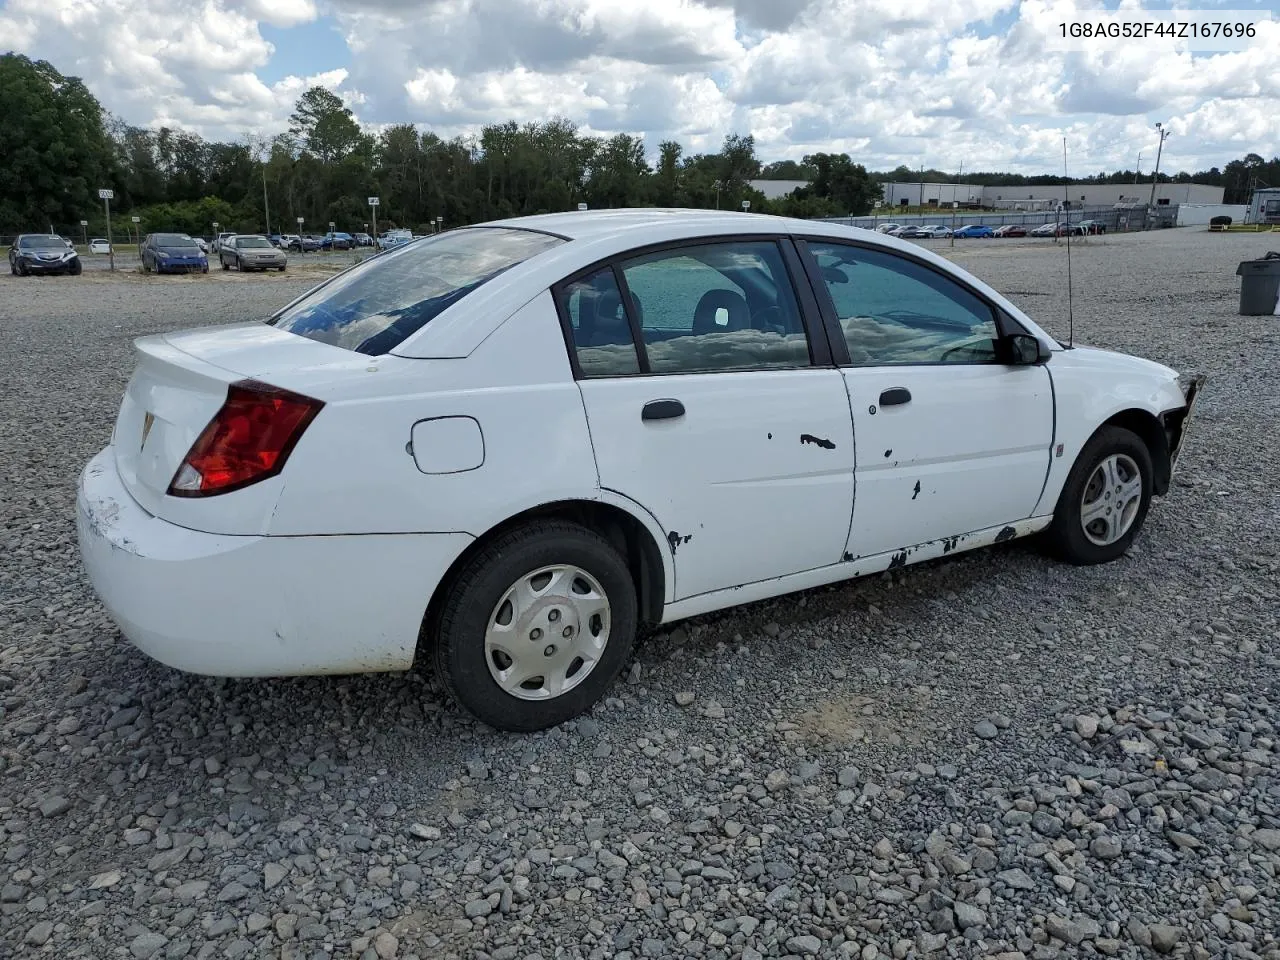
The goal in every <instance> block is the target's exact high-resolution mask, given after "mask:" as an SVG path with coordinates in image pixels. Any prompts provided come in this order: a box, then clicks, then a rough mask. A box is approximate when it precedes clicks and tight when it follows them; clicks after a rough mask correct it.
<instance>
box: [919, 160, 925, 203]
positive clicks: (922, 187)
mask: <svg viewBox="0 0 1280 960" xmlns="http://www.w3.org/2000/svg"><path fill="white" fill-rule="evenodd" d="M923 211H924V161H923V160H921V161H920V210H919V211H918V212H923Z"/></svg>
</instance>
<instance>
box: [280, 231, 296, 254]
mask: <svg viewBox="0 0 1280 960" xmlns="http://www.w3.org/2000/svg"><path fill="white" fill-rule="evenodd" d="M299 239H300V238H299V237H298V235H297V234H296V233H282V234H280V249H281V250H296V249H297V243H298V240H299Z"/></svg>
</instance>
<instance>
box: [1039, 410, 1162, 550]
mask: <svg viewBox="0 0 1280 960" xmlns="http://www.w3.org/2000/svg"><path fill="white" fill-rule="evenodd" d="M1116 454H1120V455H1123V456H1125V457H1127V458H1128V459H1129V460H1131V461H1132V462H1133V463H1134V464H1136V465H1137V468H1138V472H1139V473H1140V474H1141V475H1142V495H1141V498H1140V499H1139V501H1138V509H1137V513H1136V514H1135V515H1134V517H1133V522H1132V523H1131V524H1130V525H1129V529H1128V530H1126V531H1125V533H1124V534H1123V535H1122V536H1121V537H1120V538H1119V539H1118V540H1116V541H1115V542H1113V543H1109V544H1106V545H1101V544H1097V543H1094V542H1093V541H1092V540H1090V539H1089V537H1088V536H1086V535H1085V530H1084V525H1083V524H1082V522H1081V507H1082V503H1083V500H1084V495H1085V487H1086V485H1087V484H1088V483H1089V481H1090V478H1091V477H1092V476H1093V473H1094V471H1095V470H1096V469H1097V467H1098V465H1099V464H1101V463H1102V462H1103V461H1104V460H1106V459H1107V458H1108V457H1111V456H1114V455H1116ZM1154 476H1155V470H1154V468H1153V467H1152V463H1151V452H1150V451H1149V450H1148V449H1147V445H1146V444H1145V443H1143V442H1142V438H1141V437H1139V436H1138V435H1137V434H1135V433H1133V432H1132V431H1131V430H1126V429H1124V428H1123V427H1112V426H1107V427H1103V428H1101V429H1100V430H1099V431H1098V432H1097V433H1095V434H1094V435H1093V436H1092V437H1091V438H1090V439H1089V442H1088V443H1086V444H1085V445H1084V449H1083V450H1081V451H1080V456H1079V457H1078V458H1077V459H1076V462H1075V465H1074V466H1072V468H1071V472H1070V473H1069V474H1068V475H1067V482H1066V484H1065V485H1064V486H1063V488H1062V494H1061V495H1060V496H1059V497H1058V505H1057V508H1056V509H1055V510H1054V514H1053V523H1052V524H1050V526H1049V529H1048V530H1046V531H1045V541H1046V544H1047V546H1048V547H1049V549H1050V551H1051V552H1052V553H1053V554H1054V555H1055V556H1056V557H1058V558H1059V559H1060V560H1064V561H1066V562H1067V563H1071V564H1075V565H1077V566H1088V565H1091V564H1095V563H1109V562H1110V561H1112V560H1116V559H1118V558H1119V557H1121V556H1123V555H1124V553H1125V551H1126V550H1128V549H1129V547H1130V545H1131V544H1132V543H1133V540H1134V538H1135V537H1136V536H1137V535H1138V532H1139V531H1140V530H1141V529H1142V524H1143V522H1144V521H1145V520H1146V518H1147V510H1148V509H1149V508H1150V506H1151V490H1152V479H1153V477H1154Z"/></svg>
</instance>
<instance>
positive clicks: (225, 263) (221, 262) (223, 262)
mask: <svg viewBox="0 0 1280 960" xmlns="http://www.w3.org/2000/svg"><path fill="white" fill-rule="evenodd" d="M218 262H219V263H220V264H222V269H223V270H230V269H231V268H230V267H228V266H227V261H225V260H223V259H222V257H218Z"/></svg>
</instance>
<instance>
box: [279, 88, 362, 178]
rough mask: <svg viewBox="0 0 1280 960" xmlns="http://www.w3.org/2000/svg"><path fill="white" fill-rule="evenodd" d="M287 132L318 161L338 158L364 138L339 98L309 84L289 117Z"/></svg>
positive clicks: (355, 146) (353, 115)
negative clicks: (309, 86)
mask: <svg viewBox="0 0 1280 960" xmlns="http://www.w3.org/2000/svg"><path fill="white" fill-rule="evenodd" d="M289 132H290V133H291V134H292V135H293V136H294V137H296V138H297V139H298V142H299V144H300V145H301V147H302V149H303V150H305V151H307V152H308V153H310V154H312V155H313V156H315V157H316V158H318V159H319V160H320V162H321V163H331V162H333V161H335V160H341V159H342V158H343V157H345V156H347V155H348V154H350V153H351V152H352V151H354V150H356V149H357V148H358V147H359V146H360V142H361V140H362V139H363V137H364V134H363V133H361V131H360V125H359V124H358V123H356V118H355V114H353V113H352V112H351V111H350V110H349V109H347V106H346V104H344V103H343V102H342V98H341V97H339V96H338V95H337V94H336V93H334V92H333V91H331V90H326V89H325V88H324V87H311V88H310V89H309V90H307V92H306V93H304V94H303V95H302V96H301V97H299V98H298V102H297V103H296V104H295V105H294V108H293V113H292V115H290V117H289Z"/></svg>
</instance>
